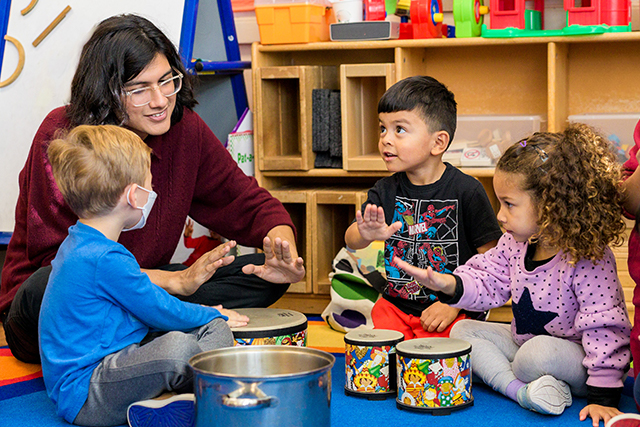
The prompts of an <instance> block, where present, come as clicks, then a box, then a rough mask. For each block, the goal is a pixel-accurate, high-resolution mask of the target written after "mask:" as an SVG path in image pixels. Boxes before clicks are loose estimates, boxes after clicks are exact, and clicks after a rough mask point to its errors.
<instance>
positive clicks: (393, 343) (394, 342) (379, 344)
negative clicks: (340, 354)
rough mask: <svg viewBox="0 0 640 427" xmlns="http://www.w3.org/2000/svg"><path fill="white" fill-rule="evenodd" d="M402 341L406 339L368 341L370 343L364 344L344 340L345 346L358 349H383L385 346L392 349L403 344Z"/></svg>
mask: <svg viewBox="0 0 640 427" xmlns="http://www.w3.org/2000/svg"><path fill="white" fill-rule="evenodd" d="M402 341H404V338H400V339H398V340H386V341H368V342H363V341H353V340H350V339H348V338H347V337H345V338H344V343H345V344H349V345H355V346H358V347H383V346H387V345H388V346H390V347H395V346H396V345H397V344H398V343H401V342H402Z"/></svg>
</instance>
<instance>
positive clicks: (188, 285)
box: [179, 240, 236, 295]
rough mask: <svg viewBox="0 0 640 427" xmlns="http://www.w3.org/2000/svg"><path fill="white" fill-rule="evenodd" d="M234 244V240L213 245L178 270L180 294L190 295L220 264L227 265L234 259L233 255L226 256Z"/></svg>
mask: <svg viewBox="0 0 640 427" xmlns="http://www.w3.org/2000/svg"><path fill="white" fill-rule="evenodd" d="M235 246H236V242H235V240H229V241H228V242H226V243H224V244H222V245H219V246H217V247H215V248H214V249H212V250H210V251H209V252H207V253H206V254H204V255H202V256H201V257H200V258H198V260H197V261H196V262H194V263H193V264H191V266H190V267H189V268H187V269H186V270H183V271H181V272H180V274H181V279H182V280H181V281H182V292H180V293H179V294H180V295H191V294H193V293H194V292H195V291H197V290H198V288H199V287H200V285H202V284H203V283H204V282H206V281H207V280H209V279H210V278H211V276H213V273H215V272H216V270H217V269H219V268H220V267H222V266H225V265H229V264H231V263H232V262H233V260H234V259H235V257H234V256H226V255H227V254H228V253H229V251H230V250H231V248H233V247H235Z"/></svg>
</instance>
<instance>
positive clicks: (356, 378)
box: [344, 329, 404, 400]
mask: <svg viewBox="0 0 640 427" xmlns="http://www.w3.org/2000/svg"><path fill="white" fill-rule="evenodd" d="M403 339H404V335H403V334H402V332H398V331H390V330H386V329H373V330H371V329H366V330H354V331H350V332H348V333H347V334H346V335H345V336H344V343H345V358H344V361H345V376H346V377H345V379H346V381H345V386H344V393H345V394H346V395H348V396H357V397H366V398H367V399H370V400H377V399H380V400H383V399H386V398H387V397H391V396H395V395H396V372H395V370H396V345H397V344H398V343H399V342H401V341H402V340H403Z"/></svg>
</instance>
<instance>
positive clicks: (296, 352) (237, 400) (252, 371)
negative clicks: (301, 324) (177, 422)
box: [189, 346, 335, 427]
mask: <svg viewBox="0 0 640 427" xmlns="http://www.w3.org/2000/svg"><path fill="white" fill-rule="evenodd" d="M334 363H335V357H333V356H332V355H331V354H329V353H327V352H324V351H321V350H316V349H312V348H306V347H293V346H239V347H230V348H223V349H219V350H212V351H208V352H205V353H200V354H198V355H196V356H194V357H192V358H191V360H189V364H190V365H191V367H192V368H193V370H194V372H195V378H194V387H195V395H196V427H220V426H225V427H227V426H242V427H253V426H304V427H314V426H318V427H329V426H330V425H331V411H330V405H331V367H332V366H333V364H334Z"/></svg>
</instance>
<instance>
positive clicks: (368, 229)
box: [356, 205, 402, 242]
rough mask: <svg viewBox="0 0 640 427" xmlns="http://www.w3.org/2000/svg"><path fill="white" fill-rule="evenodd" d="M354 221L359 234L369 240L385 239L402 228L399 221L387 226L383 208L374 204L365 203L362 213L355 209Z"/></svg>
mask: <svg viewBox="0 0 640 427" xmlns="http://www.w3.org/2000/svg"><path fill="white" fill-rule="evenodd" d="M356 223H357V224H358V232H360V236H362V238H363V239H365V240H369V241H370V242H373V241H376V240H382V241H384V240H387V239H388V238H390V237H391V236H393V235H394V234H396V231H398V230H400V229H401V228H402V223H401V222H400V221H396V222H394V223H393V224H391V225H389V226H387V223H386V222H385V219H384V209H382V207H381V206H376V205H367V206H366V207H365V208H364V215H363V214H362V212H361V211H360V210H358V211H356Z"/></svg>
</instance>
